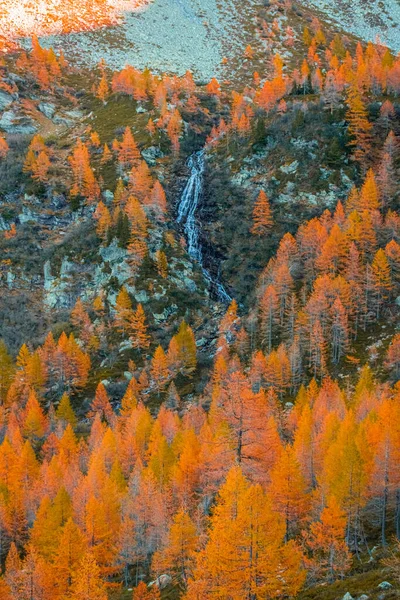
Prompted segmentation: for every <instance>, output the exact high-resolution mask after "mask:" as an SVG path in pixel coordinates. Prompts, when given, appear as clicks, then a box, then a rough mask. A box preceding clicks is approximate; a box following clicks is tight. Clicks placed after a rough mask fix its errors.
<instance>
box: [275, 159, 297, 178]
mask: <svg viewBox="0 0 400 600" xmlns="http://www.w3.org/2000/svg"><path fill="white" fill-rule="evenodd" d="M298 166H299V161H298V160H294V161H293V162H292V163H290V165H282V166H281V167H279V168H280V170H281V171H282V173H286V174H287V175H289V174H290V173H296V171H297V169H298Z"/></svg>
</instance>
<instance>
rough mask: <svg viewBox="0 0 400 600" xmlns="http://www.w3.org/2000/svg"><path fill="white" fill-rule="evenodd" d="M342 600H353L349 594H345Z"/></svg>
mask: <svg viewBox="0 0 400 600" xmlns="http://www.w3.org/2000/svg"><path fill="white" fill-rule="evenodd" d="M342 600H354V598H353V596H352V595H351V594H350V593H349V592H346V593H345V595H344V596H343V598H342Z"/></svg>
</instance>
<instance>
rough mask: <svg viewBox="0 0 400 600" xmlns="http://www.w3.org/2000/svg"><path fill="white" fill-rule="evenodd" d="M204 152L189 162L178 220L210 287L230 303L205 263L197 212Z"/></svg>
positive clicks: (228, 297)
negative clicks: (188, 173)
mask: <svg viewBox="0 0 400 600" xmlns="http://www.w3.org/2000/svg"><path fill="white" fill-rule="evenodd" d="M204 154H205V153H204V150H200V152H195V153H194V154H192V156H191V157H190V158H189V160H188V163H187V164H188V167H189V169H190V176H189V179H188V180H187V183H186V186H185V189H184V190H183V192H182V196H181V199H180V201H179V205H178V216H177V222H178V223H181V224H183V226H184V227H183V228H184V232H185V236H186V240H187V245H188V254H189V256H190V257H191V258H193V260H195V261H196V262H197V263H198V264H199V265H200V267H201V270H202V271H203V275H204V277H205V279H206V281H207V282H208V284H209V287H210V289H211V290H212V291H213V292H214V293H215V294H216V296H217V298H218V300H219V301H220V302H224V303H226V304H229V303H230V302H231V301H232V298H231V296H230V295H229V294H228V292H227V291H226V289H225V287H224V286H223V285H222V283H221V282H220V281H219V279H218V277H213V276H212V275H211V273H210V271H209V270H208V269H206V267H205V266H204V263H203V253H202V247H201V242H200V225H199V223H198V221H197V218H196V212H197V209H198V207H199V203H200V200H201V195H202V191H203V179H204V171H205V156H204Z"/></svg>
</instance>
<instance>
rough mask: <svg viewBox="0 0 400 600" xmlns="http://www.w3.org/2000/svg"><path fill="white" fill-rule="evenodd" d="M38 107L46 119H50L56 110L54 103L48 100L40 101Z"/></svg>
mask: <svg viewBox="0 0 400 600" xmlns="http://www.w3.org/2000/svg"><path fill="white" fill-rule="evenodd" d="M38 108H39V110H40V112H41V113H43V114H44V116H45V117H47V118H48V119H52V118H53V117H54V114H55V112H56V107H55V104H51V103H50V102H41V103H40V104H39V106H38Z"/></svg>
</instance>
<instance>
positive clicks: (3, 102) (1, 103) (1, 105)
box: [0, 90, 13, 110]
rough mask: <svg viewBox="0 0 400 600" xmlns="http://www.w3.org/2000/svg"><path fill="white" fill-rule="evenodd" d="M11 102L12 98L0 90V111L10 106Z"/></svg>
mask: <svg viewBox="0 0 400 600" xmlns="http://www.w3.org/2000/svg"><path fill="white" fill-rule="evenodd" d="M12 101H13V97H12V96H11V94H8V93H7V92H5V91H4V90H0V110H4V109H5V108H7V107H8V106H10V104H11V103H12Z"/></svg>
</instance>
